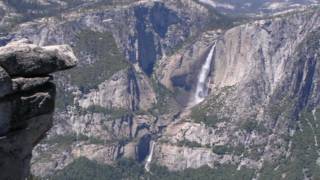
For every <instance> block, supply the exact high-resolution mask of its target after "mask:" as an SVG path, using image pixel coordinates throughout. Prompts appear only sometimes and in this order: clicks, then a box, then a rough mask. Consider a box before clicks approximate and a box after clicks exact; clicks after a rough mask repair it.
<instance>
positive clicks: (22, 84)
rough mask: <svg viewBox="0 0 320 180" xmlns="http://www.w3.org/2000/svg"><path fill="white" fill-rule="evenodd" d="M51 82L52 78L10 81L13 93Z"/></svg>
mask: <svg viewBox="0 0 320 180" xmlns="http://www.w3.org/2000/svg"><path fill="white" fill-rule="evenodd" d="M50 80H52V77H50V76H48V77H36V78H15V79H12V89H13V91H15V92H16V91H29V90H32V89H34V88H36V87H39V86H42V85H44V84H45V83H47V82H49V81H50Z"/></svg>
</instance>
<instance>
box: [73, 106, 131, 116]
mask: <svg viewBox="0 0 320 180" xmlns="http://www.w3.org/2000/svg"><path fill="white" fill-rule="evenodd" d="M79 112H80V114H81V113H84V114H86V113H88V112H90V113H102V114H106V115H109V116H110V119H111V120H113V119H118V118H121V117H123V116H126V115H132V114H133V112H131V111H129V110H126V109H121V108H106V107H102V106H98V105H92V106H89V107H88V108H86V109H83V108H80V110H79Z"/></svg>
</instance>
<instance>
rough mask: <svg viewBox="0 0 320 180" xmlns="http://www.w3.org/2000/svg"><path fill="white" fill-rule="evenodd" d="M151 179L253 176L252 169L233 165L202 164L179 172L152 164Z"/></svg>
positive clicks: (230, 179)
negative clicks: (199, 166)
mask: <svg viewBox="0 0 320 180" xmlns="http://www.w3.org/2000/svg"><path fill="white" fill-rule="evenodd" d="M151 172H152V175H149V176H148V177H150V179H153V180H247V179H252V178H253V177H254V170H252V169H247V168H241V170H239V171H238V170H237V166H234V165H217V167H216V168H214V169H212V168H210V167H207V166H204V167H201V168H199V169H186V170H184V171H180V172H170V171H169V170H168V169H167V168H165V167H160V166H156V165H153V166H152V167H151Z"/></svg>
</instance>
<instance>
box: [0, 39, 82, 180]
mask: <svg viewBox="0 0 320 180" xmlns="http://www.w3.org/2000/svg"><path fill="white" fill-rule="evenodd" d="M76 63H77V60H76V58H75V56H74V54H73V52H72V50H71V48H70V47H69V46H65V45H62V46H47V47H39V46H36V45H33V44H28V42H26V41H24V40H22V41H17V42H12V43H10V44H8V45H7V46H4V47H1V48H0V168H1V173H0V179H4V180H5V179H8V180H13V179H16V180H19V179H25V178H26V177H27V176H28V175H29V170H30V159H31V156H32V149H33V147H34V146H35V145H36V144H37V143H38V142H39V141H40V140H41V139H42V137H43V136H44V135H45V133H46V132H47V131H48V130H49V129H50V127H51V126H52V116H53V112H54V103H55V85H54V84H53V83H52V82H51V80H52V77H51V76H50V75H49V74H50V73H53V72H56V71H59V70H64V69H68V68H72V67H74V66H75V65H76Z"/></svg>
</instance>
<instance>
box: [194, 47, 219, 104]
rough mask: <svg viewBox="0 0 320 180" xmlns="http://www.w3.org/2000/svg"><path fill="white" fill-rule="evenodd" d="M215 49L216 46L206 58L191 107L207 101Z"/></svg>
mask: <svg viewBox="0 0 320 180" xmlns="http://www.w3.org/2000/svg"><path fill="white" fill-rule="evenodd" d="M215 47H216V44H214V45H213V46H212V47H211V50H210V52H209V54H208V56H207V58H206V61H205V63H204V64H203V65H202V67H201V70H200V73H199V75H198V82H197V87H196V91H195V93H194V97H193V100H192V101H191V106H194V105H197V104H199V103H201V102H202V101H203V100H204V99H205V97H206V96H207V95H208V89H207V87H206V83H207V78H208V76H209V73H210V68H211V63H212V58H213V53H214V50H215Z"/></svg>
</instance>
